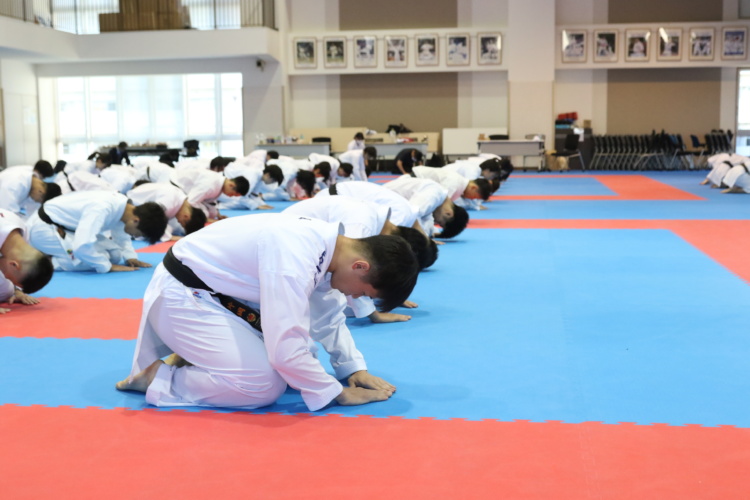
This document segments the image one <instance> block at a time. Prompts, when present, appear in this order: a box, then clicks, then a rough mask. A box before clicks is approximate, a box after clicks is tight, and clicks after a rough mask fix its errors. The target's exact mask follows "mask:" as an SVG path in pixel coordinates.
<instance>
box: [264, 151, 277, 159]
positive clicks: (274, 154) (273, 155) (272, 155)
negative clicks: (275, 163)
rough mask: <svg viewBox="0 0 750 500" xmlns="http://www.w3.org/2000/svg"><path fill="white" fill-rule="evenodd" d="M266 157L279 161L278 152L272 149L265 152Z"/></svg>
mask: <svg viewBox="0 0 750 500" xmlns="http://www.w3.org/2000/svg"><path fill="white" fill-rule="evenodd" d="M266 155H268V157H269V158H271V159H272V160H278V159H279V152H278V151H274V150H273V149H270V150H268V151H266Z"/></svg>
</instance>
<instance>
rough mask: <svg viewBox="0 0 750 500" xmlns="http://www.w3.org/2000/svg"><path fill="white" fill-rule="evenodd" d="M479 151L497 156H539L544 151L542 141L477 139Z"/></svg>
mask: <svg viewBox="0 0 750 500" xmlns="http://www.w3.org/2000/svg"><path fill="white" fill-rule="evenodd" d="M477 146H479V152H480V153H490V154H495V155H498V156H539V155H541V154H542V152H543V151H544V142H543V141H535V140H520V141H478V142H477Z"/></svg>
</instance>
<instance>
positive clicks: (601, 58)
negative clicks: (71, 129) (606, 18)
mask: <svg viewBox="0 0 750 500" xmlns="http://www.w3.org/2000/svg"><path fill="white" fill-rule="evenodd" d="M594 62H617V31H610V30H598V31H594Z"/></svg>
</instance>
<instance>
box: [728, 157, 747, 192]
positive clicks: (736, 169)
mask: <svg viewBox="0 0 750 500" xmlns="http://www.w3.org/2000/svg"><path fill="white" fill-rule="evenodd" d="M748 170H750V161H746V162H745V163H743V164H740V165H735V166H733V167H732V168H730V169H729V172H727V175H725V176H724V184H726V185H727V187H729V188H735V187H737V188H740V189H742V190H743V191H744V192H745V193H750V173H748Z"/></svg>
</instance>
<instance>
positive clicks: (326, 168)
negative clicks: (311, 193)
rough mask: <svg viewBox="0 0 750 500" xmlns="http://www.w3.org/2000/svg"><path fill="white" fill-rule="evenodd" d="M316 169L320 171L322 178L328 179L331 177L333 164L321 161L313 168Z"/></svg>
mask: <svg viewBox="0 0 750 500" xmlns="http://www.w3.org/2000/svg"><path fill="white" fill-rule="evenodd" d="M316 168H317V169H318V172H320V175H321V177H324V178H325V179H328V178H329V177H330V176H331V164H330V163H328V162H327V161H321V162H320V163H318V164H317V165H315V166H314V167H313V170H315V169H316Z"/></svg>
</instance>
